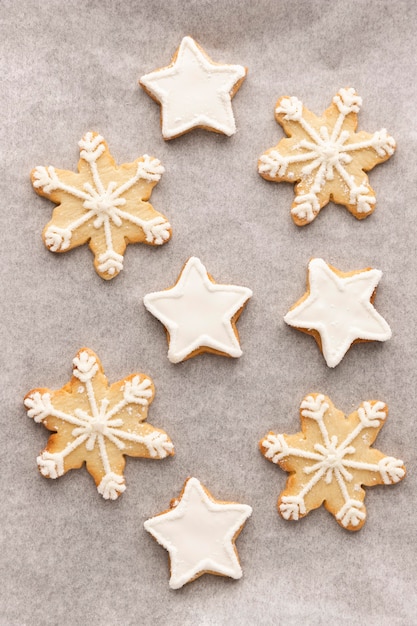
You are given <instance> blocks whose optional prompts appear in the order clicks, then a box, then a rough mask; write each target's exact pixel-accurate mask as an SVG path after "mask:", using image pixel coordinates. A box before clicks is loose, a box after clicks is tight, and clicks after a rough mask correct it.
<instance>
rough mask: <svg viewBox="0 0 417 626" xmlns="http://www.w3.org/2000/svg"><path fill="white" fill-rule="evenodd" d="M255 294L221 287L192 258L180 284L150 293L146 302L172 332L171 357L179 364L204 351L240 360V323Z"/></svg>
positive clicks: (153, 313)
mask: <svg viewBox="0 0 417 626" xmlns="http://www.w3.org/2000/svg"><path fill="white" fill-rule="evenodd" d="M251 296H252V291H251V290H250V289H248V288H246V287H238V286H236V285H220V284H217V283H215V282H214V280H213V278H212V277H211V276H210V275H209V274H208V273H207V270H206V268H205V267H204V265H203V264H202V263H201V261H200V259H197V258H196V257H191V258H190V259H189V260H188V261H187V263H186V264H185V266H184V267H183V269H182V271H181V274H180V276H179V278H178V280H177V282H176V284H175V285H174V286H173V287H171V288H169V289H166V290H164V291H157V292H155V293H150V294H147V295H146V296H145V297H144V299H143V302H144V304H145V306H146V308H147V309H148V311H150V313H152V315H154V316H155V317H156V318H157V319H158V320H159V321H160V322H162V324H163V325H164V326H165V327H166V329H167V332H168V342H169V350H168V358H169V360H170V361H171V362H172V363H179V362H180V361H184V360H185V359H188V358H190V357H192V356H195V355H197V354H200V353H202V352H212V353H214V354H222V355H225V356H230V357H239V356H241V354H242V350H241V348H240V345H239V337H238V333H237V329H236V325H235V324H236V321H237V319H238V317H239V315H240V313H241V312H242V309H243V307H244V305H245V303H246V301H247V300H248V299H249V298H250V297H251Z"/></svg>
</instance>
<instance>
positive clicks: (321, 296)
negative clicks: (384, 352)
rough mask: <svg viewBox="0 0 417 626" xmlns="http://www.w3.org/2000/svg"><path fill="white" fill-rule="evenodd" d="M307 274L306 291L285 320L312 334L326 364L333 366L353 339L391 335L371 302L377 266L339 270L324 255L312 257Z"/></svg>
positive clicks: (374, 338) (379, 275)
mask: <svg viewBox="0 0 417 626" xmlns="http://www.w3.org/2000/svg"><path fill="white" fill-rule="evenodd" d="M307 275H308V281H307V283H308V286H307V292H306V293H305V294H304V295H303V296H302V298H301V299H300V300H298V302H296V303H295V304H294V305H293V306H292V307H291V309H290V310H289V311H288V313H287V314H286V315H285V316H284V321H285V322H286V323H287V324H288V325H289V326H292V327H294V328H296V329H297V330H301V331H302V332H305V333H307V334H309V335H312V336H313V337H314V339H315V340H316V342H317V343H318V345H319V347H320V349H321V351H322V353H323V356H324V358H325V361H326V363H327V365H328V366H329V367H336V366H337V365H338V364H339V363H340V362H341V360H342V359H343V357H344V356H345V354H346V352H347V351H348V350H349V348H350V347H351V345H352V344H354V343H358V342H365V341H387V340H388V339H390V338H391V334H392V333H391V329H390V327H389V325H388V323H387V322H386V321H385V319H384V318H383V317H382V316H381V315H380V314H379V313H378V312H377V310H376V309H375V307H374V305H373V301H374V298H375V292H376V288H377V286H378V283H379V281H380V279H381V277H382V272H381V271H380V270H377V269H372V268H366V269H363V270H359V271H354V272H341V271H340V270H338V269H336V268H335V267H332V266H331V265H329V264H327V263H326V262H325V261H324V260H323V259H312V260H311V261H310V263H309V265H308V272H307Z"/></svg>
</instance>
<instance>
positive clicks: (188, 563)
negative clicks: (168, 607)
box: [144, 478, 252, 589]
mask: <svg viewBox="0 0 417 626" xmlns="http://www.w3.org/2000/svg"><path fill="white" fill-rule="evenodd" d="M251 513H252V509H251V507H250V506H248V505H247V504H238V503H237V502H222V501H220V500H216V499H215V498H214V497H213V496H212V495H211V494H210V493H209V491H208V490H207V489H206V488H205V487H204V486H203V485H202V484H201V483H200V481H199V480H197V478H188V479H187V480H186V482H185V484H184V487H183V490H182V492H181V495H180V496H179V498H177V499H175V500H173V501H172V502H171V506H170V508H169V509H168V510H167V511H164V512H162V513H160V514H159V515H157V516H156V517H152V518H151V519H148V520H147V521H146V522H145V524H144V525H145V529H146V530H147V531H148V532H149V533H150V534H151V535H152V536H153V537H154V538H155V539H156V541H157V542H158V543H159V544H161V546H163V547H164V548H165V549H166V550H168V552H169V556H170V561H171V578H170V581H169V586H170V587H171V589H179V588H180V587H183V586H184V585H185V584H186V583H188V582H191V581H192V580H195V579H196V578H198V577H199V576H202V575H203V574H216V575H217V576H229V577H230V578H241V576H242V568H241V566H240V563H239V559H238V554H237V550H236V546H235V541H236V539H237V537H238V535H239V533H240V531H241V530H242V528H243V525H244V523H245V522H246V520H247V519H248V517H249V516H250V515H251Z"/></svg>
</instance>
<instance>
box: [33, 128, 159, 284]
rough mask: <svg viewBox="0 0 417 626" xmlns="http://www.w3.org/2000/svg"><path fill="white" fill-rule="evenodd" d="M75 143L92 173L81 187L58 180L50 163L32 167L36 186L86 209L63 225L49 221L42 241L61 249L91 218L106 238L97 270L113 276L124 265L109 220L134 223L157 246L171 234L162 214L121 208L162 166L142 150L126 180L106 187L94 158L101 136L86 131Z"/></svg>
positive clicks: (101, 150) (98, 153)
mask: <svg viewBox="0 0 417 626" xmlns="http://www.w3.org/2000/svg"><path fill="white" fill-rule="evenodd" d="M78 145H79V147H80V149H81V151H80V157H81V158H82V159H83V160H84V161H85V162H86V163H88V166H89V168H90V173H91V181H90V182H87V183H85V184H84V188H83V189H77V188H76V187H74V186H72V185H67V184H66V183H64V182H63V181H61V180H60V178H59V176H58V174H57V173H56V171H55V168H54V167H52V166H49V167H42V166H38V167H36V168H35V172H34V183H33V186H34V187H35V189H42V190H43V191H44V192H45V193H51V192H53V191H55V190H60V191H63V192H65V193H67V194H68V195H70V196H73V197H75V198H78V199H79V200H80V201H81V202H82V205H83V208H84V209H85V213H84V214H83V215H82V216H81V217H79V218H78V219H76V220H74V221H73V222H71V223H70V224H68V225H67V226H66V228H61V227H59V226H56V225H55V224H51V225H50V226H49V227H48V228H47V230H46V232H45V243H46V245H47V247H48V248H49V249H50V250H51V251H52V252H63V251H65V250H67V249H68V248H69V247H70V245H71V239H72V235H73V233H74V232H75V231H76V230H77V229H78V228H80V227H81V226H82V225H83V224H85V223H87V222H89V221H92V224H93V227H94V228H95V229H96V230H99V229H103V231H104V237H105V242H106V250H105V252H103V253H102V254H100V255H99V257H98V271H99V272H100V273H102V274H108V276H109V277H110V276H114V275H116V274H118V273H119V272H120V271H121V270H122V269H123V256H122V255H121V254H118V253H117V252H116V251H115V250H114V248H113V241H112V234H111V224H113V225H114V226H116V227H120V226H122V225H123V221H127V222H130V223H132V224H135V225H136V226H138V227H139V228H141V229H142V230H143V232H144V234H145V237H146V241H147V243H151V244H154V245H158V246H159V245H161V244H163V243H164V242H165V241H167V240H168V239H169V237H170V224H169V222H167V221H166V220H165V218H164V217H162V216H156V217H154V218H152V219H150V220H143V219H141V218H139V217H137V216H136V215H132V214H130V213H129V212H128V211H126V210H123V209H122V208H121V207H124V206H125V205H126V198H124V197H123V195H124V194H125V193H126V192H127V191H128V190H129V189H131V188H132V187H133V186H134V185H135V184H136V183H137V182H138V181H139V180H146V181H148V182H157V181H159V180H160V178H161V176H162V174H163V172H164V171H165V169H164V167H163V166H162V165H161V163H160V161H159V160H158V159H155V158H152V157H150V156H148V155H147V154H145V155H144V156H143V157H142V160H141V161H140V162H139V163H138V166H137V169H136V172H135V174H134V175H133V176H131V178H129V180H127V181H126V182H124V183H122V184H121V185H119V186H118V184H117V182H115V181H110V182H109V183H108V184H107V187H105V185H104V183H103V181H102V180H101V177H100V172H99V169H98V167H97V160H98V159H99V158H100V157H101V156H102V154H103V153H104V151H105V144H104V139H103V137H102V136H101V135H95V134H94V133H92V132H88V133H86V134H85V135H84V137H83V138H82V139H81V140H80V141H79V144H78Z"/></svg>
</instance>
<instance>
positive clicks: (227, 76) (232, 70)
mask: <svg viewBox="0 0 417 626" xmlns="http://www.w3.org/2000/svg"><path fill="white" fill-rule="evenodd" d="M246 71H247V70H246V68H245V67H243V66H241V65H223V64H220V63H214V62H213V61H212V60H211V59H210V58H209V57H208V56H207V54H206V53H205V52H204V51H203V50H202V48H200V46H199V45H198V44H197V43H196V42H195V41H194V39H192V38H191V37H184V39H183V40H182V41H181V44H180V47H179V48H178V50H177V51H176V53H175V55H174V57H173V59H172V62H171V64H170V65H168V66H167V67H163V68H161V69H158V70H156V71H154V72H151V73H150V74H146V75H145V76H142V78H141V79H140V81H139V83H140V85H141V86H142V87H143V89H144V90H145V91H146V92H147V93H148V94H149V95H150V96H151V97H152V98H153V99H154V100H156V101H157V102H159V103H160V105H161V120H162V136H163V137H164V139H173V138H174V137H178V136H179V135H183V134H184V133H187V132H188V131H190V130H192V129H193V128H205V129H207V130H212V131H214V132H217V133H223V134H225V135H228V136H230V135H233V134H234V133H235V132H236V125H235V120H234V116H233V110H232V103H231V100H232V98H233V96H234V95H235V93H236V92H237V90H238V89H239V87H240V85H241V84H242V82H243V80H244V78H245V76H246Z"/></svg>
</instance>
